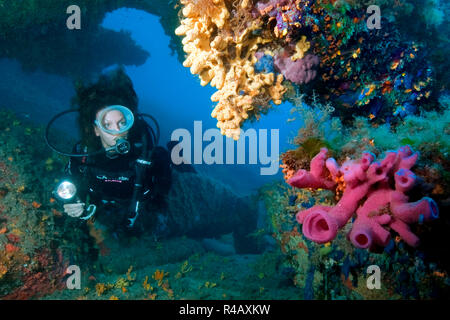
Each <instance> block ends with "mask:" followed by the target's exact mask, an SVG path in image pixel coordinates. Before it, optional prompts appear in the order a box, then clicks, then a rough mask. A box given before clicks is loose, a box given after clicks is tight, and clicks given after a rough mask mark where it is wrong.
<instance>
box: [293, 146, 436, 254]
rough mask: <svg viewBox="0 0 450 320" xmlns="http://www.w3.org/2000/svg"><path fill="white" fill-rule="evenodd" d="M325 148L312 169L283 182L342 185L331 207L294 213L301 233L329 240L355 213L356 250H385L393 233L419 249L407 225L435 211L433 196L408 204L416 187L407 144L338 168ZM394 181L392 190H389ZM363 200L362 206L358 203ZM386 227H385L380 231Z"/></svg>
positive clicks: (351, 235)
mask: <svg viewBox="0 0 450 320" xmlns="http://www.w3.org/2000/svg"><path fill="white" fill-rule="evenodd" d="M327 152H328V150H327V149H326V148H322V149H321V151H320V153H319V154H318V155H316V156H315V157H314V158H313V159H312V160H311V165H310V167H311V169H310V171H306V170H303V169H301V170H299V171H297V172H296V173H295V174H294V176H293V177H292V178H290V179H289V180H288V181H287V182H288V183H289V184H290V185H292V186H294V187H297V188H314V189H317V188H326V189H333V188H334V187H335V185H336V182H340V183H344V185H345V187H344V188H345V189H344V192H343V194H342V197H341V199H340V200H339V202H338V203H337V204H336V206H334V207H328V206H323V205H315V206H313V207H311V208H309V209H306V210H302V211H300V212H298V213H297V215H296V219H297V221H298V222H299V223H300V224H302V225H303V233H304V235H305V236H306V237H307V238H309V239H311V240H312V241H315V242H317V243H327V242H329V241H332V240H333V239H334V238H335V237H336V235H337V232H338V229H340V228H343V227H344V226H345V225H346V224H347V222H348V221H349V219H350V218H351V217H352V216H353V215H354V214H355V213H356V214H357V218H356V220H355V221H354V222H353V228H352V230H351V231H350V232H349V234H348V237H349V239H350V241H351V242H352V243H353V245H355V246H356V247H358V248H364V249H365V248H371V247H375V246H382V247H385V246H387V244H388V243H389V240H390V233H389V231H387V230H386V229H384V228H386V227H389V228H391V229H392V230H394V231H396V232H397V233H398V234H399V235H400V237H401V238H402V239H403V240H404V241H405V242H406V243H407V244H409V245H410V246H412V247H417V246H418V244H419V239H418V238H417V236H416V235H414V234H413V233H412V232H411V231H410V229H409V227H408V225H409V224H412V223H417V222H418V223H420V224H422V223H423V222H424V221H428V220H433V219H436V218H437V217H438V216H439V210H438V207H437V205H436V203H435V202H434V200H432V199H431V198H427V197H425V198H422V199H421V200H419V201H416V202H408V196H407V195H405V193H406V192H407V191H409V190H410V189H411V188H412V187H413V186H414V184H415V181H416V176H415V174H414V173H413V172H412V171H411V170H410V169H411V168H412V167H413V166H414V164H415V162H416V161H417V158H418V153H417V152H413V151H412V149H411V148H410V147H409V146H405V147H401V148H399V149H398V150H397V151H388V152H386V156H385V158H384V159H381V160H378V161H375V156H374V155H373V154H371V153H364V154H363V155H362V157H361V159H359V160H347V161H346V162H344V163H343V164H342V166H339V165H338V164H337V162H336V161H335V160H334V159H333V158H327V157H326V155H327ZM392 180H394V181H395V189H392V188H391V187H390V184H392ZM363 198H365V202H364V203H363V204H362V205H360V201H361V200H362V199H363ZM383 226H385V227H383Z"/></svg>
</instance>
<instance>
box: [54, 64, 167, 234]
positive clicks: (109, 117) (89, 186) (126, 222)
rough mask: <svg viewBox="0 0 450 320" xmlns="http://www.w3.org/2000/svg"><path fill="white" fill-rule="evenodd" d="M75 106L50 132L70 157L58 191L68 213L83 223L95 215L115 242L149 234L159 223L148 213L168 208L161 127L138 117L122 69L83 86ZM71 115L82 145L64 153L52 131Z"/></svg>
mask: <svg viewBox="0 0 450 320" xmlns="http://www.w3.org/2000/svg"><path fill="white" fill-rule="evenodd" d="M72 104H73V105H77V106H78V107H79V108H78V109H71V110H68V111H65V112H62V113H60V114H58V115H56V116H55V117H54V118H53V119H52V120H51V121H50V122H49V125H48V126H47V130H46V142H47V144H48V145H49V146H50V147H51V148H52V149H53V150H55V151H56V152H58V153H60V154H63V155H66V156H70V160H69V162H68V164H67V166H66V168H65V177H64V179H62V181H61V182H60V183H59V185H58V186H57V188H56V190H55V195H56V197H57V198H58V199H59V200H60V201H61V202H63V207H64V212H65V213H67V215H68V216H70V217H73V218H80V219H83V220H88V219H89V218H91V217H92V216H93V215H94V214H95V220H98V221H99V222H100V223H101V224H103V225H105V226H107V227H108V228H109V229H111V231H112V233H113V235H114V236H115V237H117V238H122V237H124V236H125V237H126V236H129V235H139V234H141V233H142V232H143V231H144V230H147V231H148V229H149V228H150V229H151V228H152V227H154V224H155V222H156V217H154V215H152V214H146V213H149V212H153V211H154V210H155V208H161V207H163V206H164V205H165V196H166V195H167V193H168V191H169V189H170V185H171V169H170V156H169V153H168V151H167V150H166V149H164V148H163V147H160V146H158V145H157V144H158V140H159V126H158V124H157V121H156V120H155V119H154V118H153V117H152V116H150V115H146V114H138V113H137V106H138V98H137V95H136V92H135V91H134V89H133V84H132V82H131V79H130V78H129V77H128V76H127V75H126V74H125V72H124V70H123V69H122V68H119V69H117V70H113V71H111V72H109V73H107V74H102V75H101V76H100V78H99V80H98V81H97V82H96V83H94V84H91V85H88V86H82V85H79V86H78V87H77V91H76V96H75V97H74V99H73V101H72ZM69 112H78V114H79V117H78V125H79V128H80V130H81V141H80V142H78V143H76V145H75V146H74V147H73V150H72V152H71V153H64V152H62V151H61V150H58V149H57V148H56V147H55V146H54V145H52V144H51V143H50V142H49V139H48V131H49V127H50V126H51V124H52V123H53V121H54V120H56V118H58V117H60V116H61V115H63V114H65V113H69ZM144 117H147V118H150V119H151V120H152V121H153V123H154V125H155V127H156V128H155V129H154V128H153V127H151V126H150V125H149V124H148V123H147V121H145V120H144Z"/></svg>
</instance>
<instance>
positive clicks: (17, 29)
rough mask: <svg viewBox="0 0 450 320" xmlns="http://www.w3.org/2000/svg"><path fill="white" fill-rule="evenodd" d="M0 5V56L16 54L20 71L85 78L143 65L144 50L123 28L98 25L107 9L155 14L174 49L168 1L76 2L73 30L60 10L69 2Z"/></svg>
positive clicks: (172, 12)
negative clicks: (77, 17)
mask: <svg viewBox="0 0 450 320" xmlns="http://www.w3.org/2000/svg"><path fill="white" fill-rule="evenodd" d="M0 5H1V7H2V10H1V12H0V58H11V59H17V60H18V61H19V62H20V63H21V64H22V67H23V68H24V70H26V71H30V72H31V71H35V70H42V71H45V72H47V73H52V74H58V75H63V76H69V77H71V78H72V79H79V78H87V79H89V78H90V77H91V76H92V75H95V74H96V73H98V72H100V71H101V70H102V69H103V68H105V67H107V66H110V65H114V64H122V65H142V64H144V63H145V61H146V60H147V58H148V56H149V54H148V53H147V52H146V51H145V50H143V49H142V48H141V47H140V46H138V45H137V44H136V43H135V42H134V41H133V40H132V39H131V37H130V35H129V34H128V33H126V32H123V31H122V32H115V31H111V30H106V29H104V28H102V27H100V24H101V22H102V19H103V17H104V15H105V14H106V13H107V12H111V11H114V10H116V9H119V8H122V7H127V8H136V9H141V10H144V11H146V12H149V13H152V14H157V15H158V16H160V17H161V24H162V26H163V27H164V29H165V31H166V33H167V34H168V35H169V36H170V37H171V48H172V51H173V52H177V51H178V52H179V49H178V48H180V46H179V44H178V42H179V39H178V38H177V37H176V36H175V35H174V33H173V30H174V29H175V21H176V20H177V13H176V10H175V9H174V7H173V5H171V4H170V3H169V2H168V1H148V0H144V1H133V0H132V1H110V0H102V1H96V2H95V3H93V2H92V1H89V0H81V1H77V3H76V5H78V6H79V7H80V10H81V15H80V21H81V29H79V30H76V29H75V30H69V29H68V28H67V26H66V19H68V18H69V16H70V15H69V14H67V13H66V10H67V8H68V7H69V6H70V5H73V3H72V1H68V0H61V1H57V2H56V3H55V1H53V0H42V1H38V2H34V1H9V0H6V1H5V0H1V1H0ZM4 13H7V14H4Z"/></svg>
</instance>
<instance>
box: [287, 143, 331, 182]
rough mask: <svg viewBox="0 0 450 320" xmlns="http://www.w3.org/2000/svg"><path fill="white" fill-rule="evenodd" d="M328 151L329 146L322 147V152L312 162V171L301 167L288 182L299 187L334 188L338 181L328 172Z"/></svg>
mask: <svg viewBox="0 0 450 320" xmlns="http://www.w3.org/2000/svg"><path fill="white" fill-rule="evenodd" d="M327 153H328V149H327V148H322V149H320V152H319V153H318V154H317V155H316V156H315V157H314V158H312V160H311V162H310V168H311V169H310V171H306V170H302V169H300V170H298V171H297V172H296V173H295V174H294V176H292V177H291V178H290V179H289V180H288V181H287V182H288V183H289V184H290V185H291V186H293V187H297V188H313V189H318V188H323V189H331V188H333V187H334V185H335V184H336V183H335V182H334V181H333V180H331V179H330V177H329V176H327V175H328V172H327V168H326V166H325V160H326V158H327Z"/></svg>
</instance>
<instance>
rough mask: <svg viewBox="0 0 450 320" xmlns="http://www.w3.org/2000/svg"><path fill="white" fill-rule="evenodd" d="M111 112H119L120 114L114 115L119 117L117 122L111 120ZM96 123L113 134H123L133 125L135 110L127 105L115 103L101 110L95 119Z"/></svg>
mask: <svg viewBox="0 0 450 320" xmlns="http://www.w3.org/2000/svg"><path fill="white" fill-rule="evenodd" d="M111 112H118V114H117V115H116V116H115V117H114V119H116V118H118V119H119V121H118V122H117V123H113V122H115V121H111V119H110V117H111ZM95 124H96V125H97V127H99V128H100V129H101V130H102V131H104V132H106V133H109V134H112V135H117V134H122V133H124V132H127V131H128V130H130V129H131V127H132V126H133V124H134V115H133V112H131V110H130V109H128V108H127V107H124V106H120V105H113V106H109V107H106V108H104V109H103V110H101V111H100V113H99V114H98V116H97V119H95Z"/></svg>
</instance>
